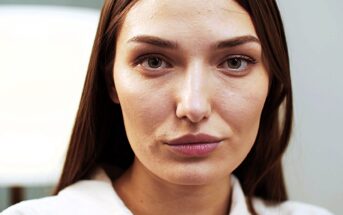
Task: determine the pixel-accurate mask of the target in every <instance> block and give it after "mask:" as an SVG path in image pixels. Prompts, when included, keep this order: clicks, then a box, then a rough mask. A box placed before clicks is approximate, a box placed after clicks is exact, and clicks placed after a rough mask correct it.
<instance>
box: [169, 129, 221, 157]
mask: <svg viewBox="0 0 343 215" xmlns="http://www.w3.org/2000/svg"><path fill="white" fill-rule="evenodd" d="M221 141H222V139H220V138H217V137H214V136H211V135H207V134H197V135H193V134H188V135H185V136H182V137H180V138H176V139H173V140H171V141H168V142H167V143H166V144H167V145H168V146H169V147H170V149H171V150H172V151H174V152H176V153H178V154H182V155H185V156H194V157H203V156H207V155H209V154H210V153H211V152H212V151H214V150H215V149H216V148H217V146H218V145H219V143H220V142H221Z"/></svg>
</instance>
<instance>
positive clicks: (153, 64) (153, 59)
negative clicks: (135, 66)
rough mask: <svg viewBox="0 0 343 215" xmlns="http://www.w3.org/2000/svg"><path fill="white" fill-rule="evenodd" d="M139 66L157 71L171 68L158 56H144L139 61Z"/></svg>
mask: <svg viewBox="0 0 343 215" xmlns="http://www.w3.org/2000/svg"><path fill="white" fill-rule="evenodd" d="M139 64H140V65H141V66H143V67H144V68H145V69H149V70H156V69H164V68H168V67H170V65H169V64H168V63H167V62H166V61H165V60H163V59H162V58H161V57H158V56H143V57H141V58H140V59H139Z"/></svg>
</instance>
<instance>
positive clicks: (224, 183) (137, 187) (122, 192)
mask: <svg viewBox="0 0 343 215" xmlns="http://www.w3.org/2000/svg"><path fill="white" fill-rule="evenodd" d="M146 171H147V170H144V169H142V168H139V167H137V165H135V164H134V165H132V167H131V168H130V169H128V170H127V171H126V172H125V173H124V174H123V175H122V176H121V177H119V178H118V179H117V180H116V181H115V182H114V188H115V190H116V192H117V193H118V195H119V196H120V198H121V199H122V200H123V202H124V203H125V205H126V206H127V207H128V208H129V209H130V210H131V211H132V212H133V213H134V214H137V215H145V214H149V215H154V214H165V215H169V214H173V215H174V214H179V215H183V214H198V215H212V214H213V215H227V214H228V212H229V203H230V191H231V188H230V177H229V176H228V177H225V178H223V179H219V180H217V181H215V182H213V183H211V184H206V185H201V186H200V185H197V186H190V185H176V184H171V183H169V182H166V181H164V180H162V179H160V178H157V177H156V176H154V175H152V174H151V173H148V172H146Z"/></svg>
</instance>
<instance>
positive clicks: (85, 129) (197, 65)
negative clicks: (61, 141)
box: [4, 0, 329, 215]
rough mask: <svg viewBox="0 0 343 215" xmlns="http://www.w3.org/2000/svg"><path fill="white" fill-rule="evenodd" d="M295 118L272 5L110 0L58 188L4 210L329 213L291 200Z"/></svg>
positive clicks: (283, 48) (285, 56)
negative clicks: (289, 150)
mask: <svg viewBox="0 0 343 215" xmlns="http://www.w3.org/2000/svg"><path fill="white" fill-rule="evenodd" d="M291 124H292V88H291V80H290V71H289V60H288V52H287V46H286V40H285V35H284V30H283V26H282V21H281V18H280V15H279V11H278V8H277V5H276V3H275V1H273V0H264V1H254V0H246V1H243V0H240V1H233V0H211V1H200V0H187V1H180V0H163V1H153V0H140V1H135V0H133V1H129V0H117V1H114V0H112V1H111V0H108V1H105V4H104V7H103V9H102V14H101V19H100V23H99V27H98V32H97V35H96V39H95V44H94V48H93V51H92V55H91V60H90V64H89V68H88V74H87V78H86V82H85V86H84V91H83V94H82V98H81V103H80V107H79V111H78V115H77V118H76V122H75V126H74V130H73V133H72V137H71V142H70V146H69V150H68V153H67V157H66V161H65V166H64V170H63V173H62V176H61V179H60V182H59V184H58V186H57V189H56V194H57V195H56V196H53V197H47V198H43V199H40V200H31V201H27V202H24V203H20V204H18V205H15V206H13V207H11V208H9V209H8V210H7V211H5V212H4V214H21V213H24V214H138V215H140V214H206V215H207V214H215V215H221V214H329V212H327V211H326V210H324V209H320V208H318V207H315V206H310V205H306V204H302V203H295V202H290V201H287V192H286V188H285V182H284V179H283V173H282V164H281V158H282V155H283V153H284V151H285V149H286V147H287V145H288V142H289V137H290V134H291ZM246 200H247V201H246Z"/></svg>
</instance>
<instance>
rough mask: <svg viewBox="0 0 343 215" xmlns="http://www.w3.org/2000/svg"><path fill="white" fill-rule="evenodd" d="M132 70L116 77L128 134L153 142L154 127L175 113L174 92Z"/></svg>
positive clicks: (139, 140) (139, 139)
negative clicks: (146, 79) (172, 96)
mask: <svg viewBox="0 0 343 215" xmlns="http://www.w3.org/2000/svg"><path fill="white" fill-rule="evenodd" d="M130 72H131V73H132V71H128V72H122V71H121V72H120V73H118V74H117V75H115V77H114V78H115V79H114V80H117V81H115V85H116V90H117V93H118V97H119V101H120V106H121V109H122V113H123V118H124V123H125V129H126V132H127V136H128V138H129V141H130V142H131V143H137V142H141V141H144V142H146V143H147V144H148V143H152V142H153V141H154V139H155V138H156V137H155V136H154V131H155V130H156V129H157V128H158V127H160V125H161V124H162V123H163V122H164V121H165V120H167V118H168V117H169V116H170V115H171V113H172V110H171V108H172V104H171V98H170V97H171V96H170V95H169V94H168V92H167V91H166V90H165V88H163V87H162V86H158V84H152V83H151V82H148V81H144V80H143V79H141V78H140V77H139V76H138V77H137V76H133V75H126V74H130Z"/></svg>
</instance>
